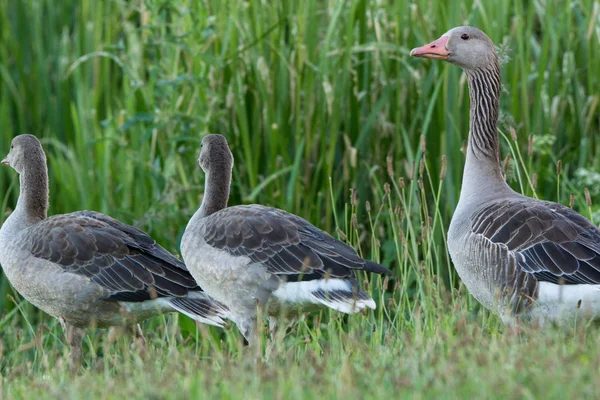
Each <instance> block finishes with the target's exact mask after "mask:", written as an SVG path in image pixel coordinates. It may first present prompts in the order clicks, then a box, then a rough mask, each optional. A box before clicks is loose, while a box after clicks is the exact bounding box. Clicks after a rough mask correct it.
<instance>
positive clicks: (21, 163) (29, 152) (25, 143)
mask: <svg viewBox="0 0 600 400" xmlns="http://www.w3.org/2000/svg"><path fill="white" fill-rule="evenodd" d="M45 159H46V155H45V153H44V149H42V144H41V143H40V141H39V140H38V138H36V137H35V136H33V135H19V136H16V137H15V138H14V139H13V140H12V143H11V145H10V151H9V152H8V154H7V155H6V157H4V159H3V160H2V161H1V162H0V163H1V164H3V165H9V166H11V167H12V168H14V170H15V171H17V172H18V173H19V174H20V173H22V172H23V170H24V168H25V167H26V166H27V165H30V164H33V163H36V162H37V163H39V162H40V160H45Z"/></svg>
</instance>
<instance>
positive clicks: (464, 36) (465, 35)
mask: <svg viewBox="0 0 600 400" xmlns="http://www.w3.org/2000/svg"><path fill="white" fill-rule="evenodd" d="M460 38H461V39H462V40H469V34H468V33H463V34H462V35H460Z"/></svg>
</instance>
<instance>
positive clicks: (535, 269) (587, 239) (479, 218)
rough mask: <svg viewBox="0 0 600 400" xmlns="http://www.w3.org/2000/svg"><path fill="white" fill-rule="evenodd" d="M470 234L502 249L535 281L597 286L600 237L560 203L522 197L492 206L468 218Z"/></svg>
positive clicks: (498, 202)
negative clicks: (470, 224)
mask: <svg viewBox="0 0 600 400" xmlns="http://www.w3.org/2000/svg"><path fill="white" fill-rule="evenodd" d="M471 222H472V231H473V233H475V234H480V235H483V236H484V237H486V238H487V239H489V240H490V241H491V242H493V243H497V244H504V245H505V246H506V247H507V248H508V250H509V251H510V252H512V253H513V254H514V255H515V259H516V264H517V266H518V267H519V268H520V269H521V270H522V271H524V272H526V273H528V274H533V275H534V276H535V278H536V279H537V280H538V281H545V282H550V283H555V284H559V283H562V284H599V283H600V231H599V230H598V228H597V227H596V226H595V225H594V224H592V223H591V222H590V221H589V220H587V219H586V218H584V217H583V216H581V215H580V214H578V213H577V212H575V211H573V210H571V209H570V208H568V207H565V206H563V205H561V204H558V203H552V202H547V201H537V200H532V199H529V198H526V197H522V198H514V199H508V200H501V201H496V202H493V203H491V204H488V205H486V206H485V207H483V208H482V209H480V210H479V211H478V212H477V213H476V214H475V215H474V216H473V217H472V220H471Z"/></svg>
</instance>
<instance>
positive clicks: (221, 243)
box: [181, 135, 389, 344]
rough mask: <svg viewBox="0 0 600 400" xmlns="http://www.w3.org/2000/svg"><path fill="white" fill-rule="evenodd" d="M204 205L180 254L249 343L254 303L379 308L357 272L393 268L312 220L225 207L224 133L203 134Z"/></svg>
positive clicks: (276, 308)
mask: <svg viewBox="0 0 600 400" xmlns="http://www.w3.org/2000/svg"><path fill="white" fill-rule="evenodd" d="M200 165H201V166H202V168H203V169H204V171H205V172H206V174H207V176H206V190H205V195H204V199H203V201H202V206H201V207H200V209H199V210H198V211H197V212H196V213H195V214H194V216H193V217H192V218H191V220H190V221H189V223H188V225H187V227H186V230H185V233H184V235H183V237H182V241H181V252H182V255H183V258H184V260H185V262H186V264H187V265H188V267H189V268H190V271H191V273H192V275H193V276H194V278H196V280H197V281H198V283H199V284H200V285H201V286H202V287H203V288H204V290H206V292H207V293H208V294H209V295H211V296H212V297H214V298H215V299H216V300H218V301H219V302H221V303H223V304H225V305H226V306H227V307H228V309H229V310H230V313H231V319H232V320H233V321H234V322H235V323H236V325H237V326H238V328H239V329H240V331H241V332H242V334H243V335H244V336H245V337H246V339H247V340H248V341H249V343H251V344H252V343H253V342H254V341H255V336H254V331H255V328H256V323H257V321H256V320H257V306H259V307H260V308H261V309H262V312H263V313H264V314H266V315H269V316H278V315H280V313H281V312H282V311H296V310H299V311H308V310H314V309H318V308H321V307H329V308H332V309H335V310H338V311H342V312H345V313H354V312H357V311H360V310H362V309H364V308H373V309H374V308H375V302H374V301H373V299H372V298H371V297H370V296H369V295H368V294H366V293H364V292H363V291H361V290H360V289H359V287H358V282H357V281H356V275H355V271H359V270H363V271H367V272H375V273H389V270H387V269H386V268H384V267H382V266H380V265H378V264H376V263H374V262H371V261H366V260H363V259H362V258H360V257H359V256H358V255H357V254H356V252H355V251H354V249H352V248H351V247H350V246H348V245H346V244H345V243H342V242H340V241H339V240H336V239H334V238H333V237H331V236H330V235H329V234H327V233H325V232H323V231H321V230H320V229H318V228H316V227H315V226H313V225H312V224H310V223H309V222H308V221H306V220H304V219H302V218H300V217H298V216H296V215H293V214H290V213H287V212H285V211H283V210H279V209H275V208H271V207H265V206H262V205H258V204H253V205H242V206H235V207H227V200H228V197H229V185H230V179H231V170H232V166H233V157H232V156H231V152H230V151H229V147H228V146H227V141H226V140H225V138H224V137H223V136H221V135H208V136H206V137H205V138H204V139H203V147H202V152H201V156H200Z"/></svg>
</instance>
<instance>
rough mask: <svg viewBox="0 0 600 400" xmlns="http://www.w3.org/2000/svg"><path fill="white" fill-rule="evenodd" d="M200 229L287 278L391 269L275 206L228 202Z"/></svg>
mask: <svg viewBox="0 0 600 400" xmlns="http://www.w3.org/2000/svg"><path fill="white" fill-rule="evenodd" d="M201 229H202V237H203V238H204V240H205V241H206V243H207V244H208V245H210V246H212V247H214V248H217V249H221V250H225V251H227V252H228V253H229V254H231V255H234V256H247V257H248V258H250V260H251V261H252V262H256V263H262V264H263V265H265V266H266V267H267V269H268V271H269V272H271V273H273V274H277V275H286V276H287V279H288V281H292V280H302V281H306V280H313V279H321V278H323V277H326V276H330V277H335V278H354V276H355V271H357V270H364V271H368V272H375V273H378V274H391V272H390V271H389V270H388V269H387V268H385V267H383V266H381V265H379V264H376V263H374V262H372V261H366V260H363V259H362V258H360V257H359V256H358V254H356V252H355V251H354V249H353V248H352V247H350V246H348V245H347V244H345V243H343V242H341V241H339V240H337V239H334V238H333V237H331V236H330V235H329V234H327V233H325V232H323V231H321V230H320V229H318V228H316V227H315V226H313V225H312V224H310V223H309V222H308V221H306V220H304V219H302V218H300V217H298V216H295V215H293V214H290V213H287V212H285V211H282V210H278V209H275V208H271V207H265V206H261V205H256V204H254V205H245V206H235V207H229V208H225V209H223V210H221V211H218V212H216V213H214V214H211V215H209V216H208V217H206V218H204V219H203V220H202V227H201Z"/></svg>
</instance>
